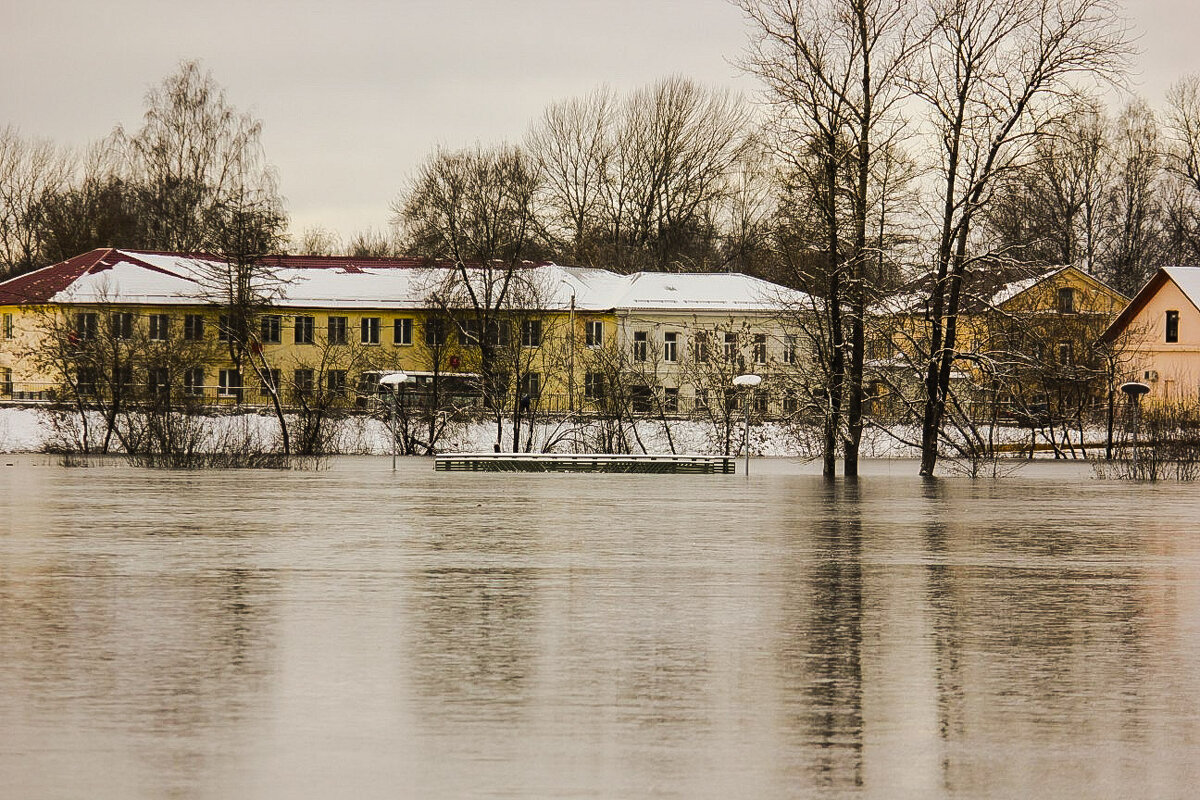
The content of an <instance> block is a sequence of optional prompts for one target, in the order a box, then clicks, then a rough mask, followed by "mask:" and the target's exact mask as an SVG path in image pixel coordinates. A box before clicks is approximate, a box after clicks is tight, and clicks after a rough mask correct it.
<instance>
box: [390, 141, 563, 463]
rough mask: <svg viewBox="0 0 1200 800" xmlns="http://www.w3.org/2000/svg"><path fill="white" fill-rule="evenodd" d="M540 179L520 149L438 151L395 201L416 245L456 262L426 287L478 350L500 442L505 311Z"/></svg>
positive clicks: (530, 229)
mask: <svg viewBox="0 0 1200 800" xmlns="http://www.w3.org/2000/svg"><path fill="white" fill-rule="evenodd" d="M539 180H540V176H539V170H538V168H537V165H536V164H535V163H534V162H532V161H531V160H530V159H529V158H528V157H527V156H526V154H525V152H524V151H523V150H521V149H520V148H517V147H513V146H507V145H506V146H501V147H498V148H494V149H491V150H485V149H483V148H481V147H475V148H474V149H471V150H464V151H459V152H450V151H445V150H438V151H436V152H435V153H434V154H433V155H432V156H430V158H429V159H428V160H427V161H426V162H425V164H424V165H423V166H422V167H421V170H420V172H419V173H418V175H417V177H416V179H415V180H414V181H413V183H412V185H411V186H410V187H409V188H408V190H407V192H406V193H405V195H404V196H403V197H402V198H400V199H398V200H397V201H396V202H395V203H394V204H393V211H394V212H395V217H394V219H395V222H396V223H397V224H398V225H399V226H400V227H401V228H402V230H403V231H404V233H405V237H406V242H407V244H408V246H409V247H410V248H411V251H412V252H414V253H415V254H418V255H421V256H424V257H427V258H430V259H437V260H445V261H448V262H450V263H451V264H452V265H453V267H452V268H451V269H448V270H443V271H442V272H441V273H440V275H441V277H440V283H439V285H437V286H431V287H429V288H430V291H429V296H430V298H431V301H432V302H433V303H434V304H435V305H436V306H437V307H439V308H440V309H441V310H442V311H443V312H445V313H446V315H447V317H448V318H449V319H452V320H454V321H455V324H456V326H457V328H458V334H459V336H460V338H461V340H462V342H463V343H464V344H465V345H466V346H468V347H469V348H470V352H471V353H472V354H473V356H474V358H473V361H474V362H475V363H474V365H475V366H476V367H477V368H478V374H479V388H480V392H481V394H482V396H483V398H484V402H485V404H486V405H487V406H488V408H490V409H491V410H492V411H493V413H494V415H495V420H496V440H497V441H500V439H501V438H502V436H503V424H504V413H503V409H504V407H505V402H504V401H505V398H506V397H507V395H508V392H509V388H510V384H509V380H510V378H511V376H510V375H509V374H508V373H506V372H505V371H504V370H503V369H502V368H501V366H502V365H501V363H500V360H499V359H498V357H497V350H498V348H500V347H501V346H502V343H504V342H506V341H508V339H507V338H506V337H511V335H512V334H511V329H510V327H509V320H508V319H507V311H508V309H509V308H510V307H511V306H510V304H511V303H512V301H513V293H514V292H515V291H516V289H517V286H518V285H519V280H517V275H518V273H519V272H520V271H521V270H523V269H525V267H526V260H527V259H528V258H530V257H532V256H533V255H534V254H535V253H536V249H535V244H536V242H535V234H536V230H537V228H536V217H535V213H534V198H535V195H536V193H537V191H538V187H539Z"/></svg>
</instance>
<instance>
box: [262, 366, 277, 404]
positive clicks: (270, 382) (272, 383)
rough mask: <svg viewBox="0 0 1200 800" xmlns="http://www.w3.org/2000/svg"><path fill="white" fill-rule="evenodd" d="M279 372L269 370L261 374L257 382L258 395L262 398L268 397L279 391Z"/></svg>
mask: <svg viewBox="0 0 1200 800" xmlns="http://www.w3.org/2000/svg"><path fill="white" fill-rule="evenodd" d="M279 378H280V374H279V370H277V369H269V370H267V371H266V372H264V373H263V374H262V376H261V377H260V380H259V386H258V393H259V394H260V395H262V396H263V397H270V396H271V395H273V394H275V392H276V391H278V389H279Z"/></svg>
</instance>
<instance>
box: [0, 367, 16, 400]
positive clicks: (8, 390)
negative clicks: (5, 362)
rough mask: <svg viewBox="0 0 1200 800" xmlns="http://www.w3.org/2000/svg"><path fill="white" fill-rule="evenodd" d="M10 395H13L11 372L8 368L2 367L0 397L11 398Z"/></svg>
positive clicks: (0, 370)
mask: <svg viewBox="0 0 1200 800" xmlns="http://www.w3.org/2000/svg"><path fill="white" fill-rule="evenodd" d="M12 393H13V379H12V370H11V369H9V368H8V367H4V368H3V369H0V395H3V396H5V397H12Z"/></svg>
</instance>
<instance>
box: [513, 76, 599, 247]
mask: <svg viewBox="0 0 1200 800" xmlns="http://www.w3.org/2000/svg"><path fill="white" fill-rule="evenodd" d="M617 117H618V105H617V99H616V97H615V95H614V94H613V93H612V92H611V91H610V90H608V89H607V88H602V89H598V90H596V91H594V92H592V93H591V94H589V95H587V96H585V97H582V98H579V97H576V98H571V99H569V100H563V101H559V102H557V103H552V104H551V105H550V106H548V107H547V108H546V110H545V111H544V112H543V113H542V118H541V119H540V120H538V121H537V122H536V123H535V124H534V125H533V126H532V127H531V129H530V132H529V136H528V143H527V146H528V149H529V152H530V153H531V154H533V157H534V158H536V159H537V160H538V164H539V166H540V168H541V174H542V177H543V184H542V186H541V188H540V191H539V192H538V198H539V202H540V204H541V206H542V209H543V211H542V216H543V223H544V225H545V227H546V230H547V232H548V233H549V235H550V236H551V237H552V240H553V241H554V242H555V243H556V245H557V247H558V248H559V249H561V250H562V251H563V252H564V253H569V254H570V257H571V259H572V260H573V261H574V262H575V263H577V264H593V263H596V260H597V257H598V255H599V254H598V253H597V252H595V247H596V245H597V244H598V243H597V242H596V241H595V240H594V236H595V234H596V228H597V225H598V220H599V218H600V215H601V202H602V198H603V195H602V191H603V188H604V182H605V180H606V179H607V173H608V170H609V168H610V164H611V163H612V161H613V157H614V153H613V149H614V147H615V141H614V134H613V129H614V127H615V126H616V124H617Z"/></svg>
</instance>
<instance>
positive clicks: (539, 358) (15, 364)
mask: <svg viewBox="0 0 1200 800" xmlns="http://www.w3.org/2000/svg"><path fill="white" fill-rule="evenodd" d="M803 301H804V297H803V296H802V295H800V294H799V293H797V292H794V291H792V290H788V289H786V288H785V287H781V286H777V285H775V284H771V283H768V282H766V281H761V280H758V279H755V278H751V277H748V276H745V275H738V274H730V273H720V274H683V275H674V274H672V275H663V274H653V273H639V274H635V275H618V274H616V273H612V272H609V271H607V270H601V269H592V268H579V267H564V266H560V265H557V264H549V263H543V264H525V265H521V266H520V267H518V268H516V269H503V268H501V267H487V266H475V267H469V268H466V267H455V266H451V265H445V264H429V263H426V262H422V261H419V260H415V259H356V258H334V257H330V258H316V257H287V256H283V257H274V258H271V259H267V260H264V261H262V262H259V263H257V264H254V265H240V266H239V265H231V264H229V263H227V262H225V261H222V260H221V259H218V258H214V257H211V256H204V255H189V254H179V253H149V252H134V251H123V250H115V249H103V250H96V251H93V252H90V253H86V254H82V255H80V256H78V257H76V258H73V259H70V260H68V261H65V262H62V263H60V264H55V265H52V266H50V267H46V268H44V269H41V270H38V271H35V272H32V273H28V274H26V275H22V276H18V277H16V278H13V279H10V280H9V281H6V282H4V283H0V325H2V327H0V400H11V401H27V402H38V401H41V402H47V401H57V402H67V401H73V402H88V401H91V400H97V401H101V400H103V401H105V402H109V403H116V402H118V401H123V402H145V401H149V400H153V399H154V398H158V397H162V396H172V397H175V398H179V399H183V400H187V401H188V402H191V403H194V404H196V405H200V406H237V405H258V404H261V405H268V404H273V403H279V404H281V405H283V406H285V407H292V406H297V405H308V404H311V403H314V402H328V403H333V404H342V405H351V404H357V405H360V406H361V405H365V404H368V403H370V402H372V401H373V399H374V398H376V397H377V395H378V393H379V378H380V376H381V375H382V374H383V373H387V372H394V371H403V372H405V373H406V374H407V375H408V376H409V378H408V381H407V382H406V384H405V385H404V389H403V391H404V392H405V396H406V398H407V401H408V402H410V403H414V404H421V403H425V404H431V405H434V406H437V407H444V408H445V409H447V410H463V411H466V410H469V409H471V408H480V407H486V408H491V409H497V408H498V409H505V408H510V409H511V410H512V411H513V412H515V413H527V414H535V413H571V412H581V413H602V412H611V411H615V410H618V409H616V406H618V405H619V406H620V407H621V410H628V412H629V413H659V414H665V415H675V414H687V413H693V412H696V411H697V410H699V411H704V410H706V409H707V408H709V407H710V406H711V405H713V404H716V403H718V401H719V402H720V403H722V404H724V403H725V401H726V396H725V392H726V390H727V388H728V386H729V383H728V381H729V380H730V379H731V378H732V377H733V376H734V375H736V374H739V373H741V372H746V371H757V372H761V373H763V374H764V375H769V374H778V375H780V376H782V375H784V374H785V373H786V374H791V373H793V372H795V370H796V368H797V366H798V364H799V363H800V362H801V361H802V358H803V354H802V352H801V350H802V346H801V344H800V343H799V342H798V341H797V337H796V336H795V334H794V333H791V332H789V331H787V330H786V328H787V327H788V324H787V322H786V315H781V313H780V309H781V308H782V307H783V306H784V305H790V306H792V307H795V306H797V305H802V304H803ZM765 385H766V386H767V387H771V388H769V389H767V390H764V392H763V393H762V395H761V397H759V398H758V399H756V400H755V402H756V403H757V404H758V406H759V408H760V410H761V411H762V412H763V413H772V414H782V413H787V412H788V410H789V409H793V408H794V406H795V403H794V402H793V401H792V400H790V399H789V397H790V396H789V395H788V393H787V391H786V390H785V389H784V388H783V385H784V381H783V380H782V379H781V380H779V381H774V382H772V381H768V382H767V383H766V384H765ZM730 402H736V399H735V398H731V399H730Z"/></svg>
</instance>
